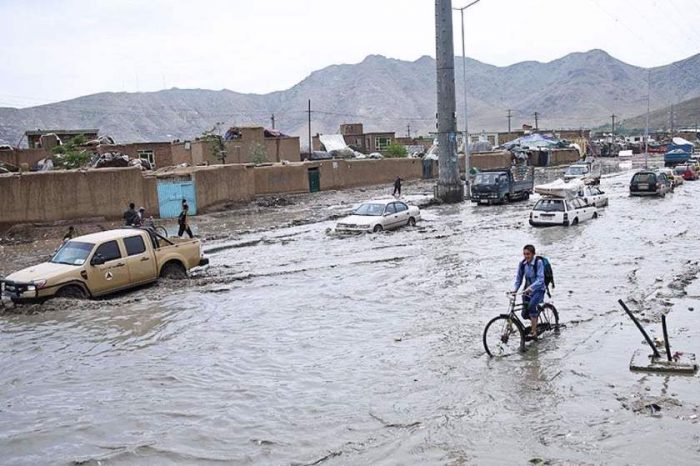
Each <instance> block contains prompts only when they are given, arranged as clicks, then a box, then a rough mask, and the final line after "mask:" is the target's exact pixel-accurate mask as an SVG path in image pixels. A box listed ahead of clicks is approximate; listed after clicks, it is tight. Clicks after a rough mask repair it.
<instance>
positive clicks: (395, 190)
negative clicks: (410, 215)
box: [392, 186, 401, 196]
mask: <svg viewBox="0 0 700 466" xmlns="http://www.w3.org/2000/svg"><path fill="white" fill-rule="evenodd" d="M397 192H398V193H399V196H400V195H401V186H394V194H392V196H396V193H397Z"/></svg>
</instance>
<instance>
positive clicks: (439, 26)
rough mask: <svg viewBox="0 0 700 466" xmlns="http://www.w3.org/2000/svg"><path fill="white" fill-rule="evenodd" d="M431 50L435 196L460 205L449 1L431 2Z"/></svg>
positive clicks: (462, 188) (452, 45) (450, 4)
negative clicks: (434, 102) (434, 93)
mask: <svg viewBox="0 0 700 466" xmlns="http://www.w3.org/2000/svg"><path fill="white" fill-rule="evenodd" d="M435 49H436V53H435V56H436V58H437V60H436V61H437V66H436V68H437V131H438V166H439V169H440V177H439V179H438V182H437V196H438V198H439V199H441V200H442V201H444V202H462V201H463V200H464V186H463V184H462V181H461V180H460V178H459V161H458V158H457V118H456V115H455V110H456V105H455V58H454V44H453V37H452V1H451V0H435ZM468 175H469V174H468V173H467V176H468Z"/></svg>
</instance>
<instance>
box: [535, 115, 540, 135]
mask: <svg viewBox="0 0 700 466" xmlns="http://www.w3.org/2000/svg"><path fill="white" fill-rule="evenodd" d="M539 117H540V114H539V112H535V131H539V129H540V126H539V124H538V122H537V119H538V118H539Z"/></svg>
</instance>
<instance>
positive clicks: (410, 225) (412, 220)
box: [406, 217, 416, 227]
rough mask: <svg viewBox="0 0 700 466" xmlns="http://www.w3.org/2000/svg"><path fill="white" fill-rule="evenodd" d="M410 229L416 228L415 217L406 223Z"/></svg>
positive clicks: (409, 218)
mask: <svg viewBox="0 0 700 466" xmlns="http://www.w3.org/2000/svg"><path fill="white" fill-rule="evenodd" d="M406 224H407V225H408V226H409V227H414V226H416V219H415V218H413V217H408V223H406Z"/></svg>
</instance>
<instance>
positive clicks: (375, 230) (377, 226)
mask: <svg viewBox="0 0 700 466" xmlns="http://www.w3.org/2000/svg"><path fill="white" fill-rule="evenodd" d="M372 231H373V232H374V233H380V232H382V231H384V227H383V226H381V225H379V224H377V225H374V228H372Z"/></svg>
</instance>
